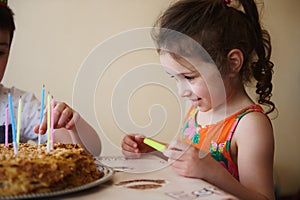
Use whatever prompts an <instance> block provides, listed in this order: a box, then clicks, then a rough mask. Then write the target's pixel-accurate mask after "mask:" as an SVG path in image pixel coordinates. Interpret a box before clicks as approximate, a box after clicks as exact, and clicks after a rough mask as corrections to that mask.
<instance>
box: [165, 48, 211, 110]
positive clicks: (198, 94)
mask: <svg viewBox="0 0 300 200" xmlns="http://www.w3.org/2000/svg"><path fill="white" fill-rule="evenodd" d="M160 62H161V64H162V65H163V66H164V68H165V70H166V72H167V73H168V74H170V76H171V77H172V78H174V79H175V80H176V83H177V88H178V93H179V95H180V96H181V97H184V98H187V99H188V100H189V101H191V103H192V104H193V105H194V106H198V108H199V110H200V111H202V112H206V111H208V110H210V109H211V108H212V105H211V96H210V93H209V90H208V87H207V84H206V80H205V79H204V77H203V76H201V74H200V73H199V71H198V70H196V69H195V68H194V67H193V66H192V65H191V64H190V63H189V62H187V61H185V60H183V59H182V61H181V60H180V63H179V62H178V61H177V59H174V58H173V57H172V55H170V54H169V53H165V52H163V53H161V54H160Z"/></svg>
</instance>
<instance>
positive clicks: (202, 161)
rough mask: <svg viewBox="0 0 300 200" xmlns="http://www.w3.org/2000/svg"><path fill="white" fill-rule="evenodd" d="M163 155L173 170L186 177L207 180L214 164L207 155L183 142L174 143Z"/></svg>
mask: <svg viewBox="0 0 300 200" xmlns="http://www.w3.org/2000/svg"><path fill="white" fill-rule="evenodd" d="M163 154H164V155H165V156H166V157H168V162H169V163H170V165H171V166H172V168H173V169H174V170H175V171H176V172H177V173H178V174H179V175H181V176H185V177H192V178H205V174H206V173H208V170H209V169H210V166H212V165H213V164H214V162H213V160H212V159H211V156H209V155H208V154H207V153H204V152H203V151H201V150H199V149H197V148H195V147H193V146H191V145H189V144H187V143H186V142H181V141H174V142H172V143H171V144H170V145H169V147H168V149H167V150H165V151H164V152H163Z"/></svg>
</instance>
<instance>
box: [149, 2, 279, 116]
mask: <svg viewBox="0 0 300 200" xmlns="http://www.w3.org/2000/svg"><path fill="white" fill-rule="evenodd" d="M239 3H240V7H242V9H237V8H236V7H232V6H229V5H227V3H226V2H225V1H224V0H180V1H176V2H175V3H174V4H172V5H171V6H170V7H169V8H168V9H167V10H166V11H165V12H164V13H163V14H162V15H161V16H160V17H159V18H158V20H157V21H156V23H155V25H154V27H156V28H157V27H158V29H159V31H158V32H157V31H153V32H152V37H153V39H154V41H155V43H156V45H157V48H158V51H159V49H160V48H162V47H164V46H166V45H167V43H169V42H170V37H169V34H170V31H168V30H172V31H177V32H180V33H182V34H184V35H187V36H188V37H191V38H192V39H193V40H195V41H196V42H197V43H199V44H200V45H201V46H202V47H203V48H204V49H205V50H206V51H207V52H208V54H209V55H210V57H211V58H212V60H213V61H214V62H215V64H216V65H217V66H218V68H219V70H220V72H221V74H223V75H224V74H226V72H227V71H228V69H227V68H226V66H227V65H226V63H227V55H228V53H229V52H230V50H232V49H239V50H241V51H242V53H243V55H244V62H243V66H242V68H241V70H240V75H241V77H242V80H243V84H244V85H245V84H246V83H251V82H252V81H253V80H254V81H256V93H257V94H258V103H259V104H262V105H266V106H268V107H269V109H268V111H267V112H266V113H271V112H272V111H274V109H275V104H274V103H273V102H272V101H271V100H270V99H271V96H272V88H273V85H272V82H271V80H272V75H273V66H274V64H273V63H272V62H271V61H270V56H271V50H272V47H271V42H270V35H269V33H268V32H267V31H266V30H264V29H262V27H261V25H260V21H259V14H258V10H257V6H256V4H255V2H254V1H253V0H239ZM174 42H176V41H174V39H173V43H174Z"/></svg>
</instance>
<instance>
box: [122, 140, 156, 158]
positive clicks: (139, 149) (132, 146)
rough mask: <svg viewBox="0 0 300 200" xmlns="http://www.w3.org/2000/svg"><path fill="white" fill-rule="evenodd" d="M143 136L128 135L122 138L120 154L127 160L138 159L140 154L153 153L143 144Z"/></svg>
mask: <svg viewBox="0 0 300 200" xmlns="http://www.w3.org/2000/svg"><path fill="white" fill-rule="evenodd" d="M144 139H145V136H143V135H137V134H129V135H126V136H125V137H124V138H123V141H122V145H121V146H122V152H123V154H124V156H125V157H127V158H140V157H141V155H142V153H147V152H151V151H153V149H152V148H151V147H149V146H148V145H146V144H144V142H143V141H144Z"/></svg>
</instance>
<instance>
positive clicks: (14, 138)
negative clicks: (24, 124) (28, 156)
mask: <svg viewBox="0 0 300 200" xmlns="http://www.w3.org/2000/svg"><path fill="white" fill-rule="evenodd" d="M8 104H9V111H10V118H11V126H12V133H13V145H14V152H15V154H17V153H18V147H17V135H16V124H15V116H14V110H13V109H14V108H13V102H12V97H11V94H10V93H8Z"/></svg>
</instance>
